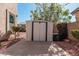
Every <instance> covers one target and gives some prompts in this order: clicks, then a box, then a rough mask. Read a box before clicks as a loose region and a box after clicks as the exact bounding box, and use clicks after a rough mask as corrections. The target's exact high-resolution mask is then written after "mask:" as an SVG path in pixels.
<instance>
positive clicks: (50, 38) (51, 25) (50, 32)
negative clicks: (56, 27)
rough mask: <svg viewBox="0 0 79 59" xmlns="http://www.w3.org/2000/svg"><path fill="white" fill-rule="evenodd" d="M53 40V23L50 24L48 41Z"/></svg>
mask: <svg viewBox="0 0 79 59" xmlns="http://www.w3.org/2000/svg"><path fill="white" fill-rule="evenodd" d="M52 39H53V23H52V22H48V31H47V41H52Z"/></svg>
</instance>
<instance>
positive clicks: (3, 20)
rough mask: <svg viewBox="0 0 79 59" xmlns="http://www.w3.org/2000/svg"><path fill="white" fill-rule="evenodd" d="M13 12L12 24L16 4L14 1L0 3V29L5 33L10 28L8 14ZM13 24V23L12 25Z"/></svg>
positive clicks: (15, 12) (15, 13)
mask: <svg viewBox="0 0 79 59" xmlns="http://www.w3.org/2000/svg"><path fill="white" fill-rule="evenodd" d="M10 14H13V15H14V17H15V19H14V24H15V25H16V19H17V18H16V15H17V4H16V3H0V31H1V32H2V33H6V31H9V30H10V26H11V24H10V23H9V15H10ZM14 24H13V25H14Z"/></svg>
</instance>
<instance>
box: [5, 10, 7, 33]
mask: <svg viewBox="0 0 79 59" xmlns="http://www.w3.org/2000/svg"><path fill="white" fill-rule="evenodd" d="M5 26H6V28H5V31H6V33H7V9H6V24H5Z"/></svg>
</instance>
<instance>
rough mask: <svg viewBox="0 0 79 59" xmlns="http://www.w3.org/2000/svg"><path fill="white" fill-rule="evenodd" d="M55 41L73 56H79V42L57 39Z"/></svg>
mask: <svg viewBox="0 0 79 59" xmlns="http://www.w3.org/2000/svg"><path fill="white" fill-rule="evenodd" d="M55 43H56V44H57V45H59V46H60V47H61V48H63V49H64V50H65V51H66V52H68V53H69V54H70V55H71V56H79V42H76V41H55Z"/></svg>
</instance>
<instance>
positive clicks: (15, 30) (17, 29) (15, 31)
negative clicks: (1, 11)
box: [12, 26, 20, 39]
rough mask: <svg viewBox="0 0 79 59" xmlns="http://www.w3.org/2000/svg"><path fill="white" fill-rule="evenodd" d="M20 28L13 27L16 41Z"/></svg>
mask: <svg viewBox="0 0 79 59" xmlns="http://www.w3.org/2000/svg"><path fill="white" fill-rule="evenodd" d="M19 29H20V28H19V27H17V26H13V27H12V30H13V32H14V35H15V39H16V33H17V32H18V31H19Z"/></svg>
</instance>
